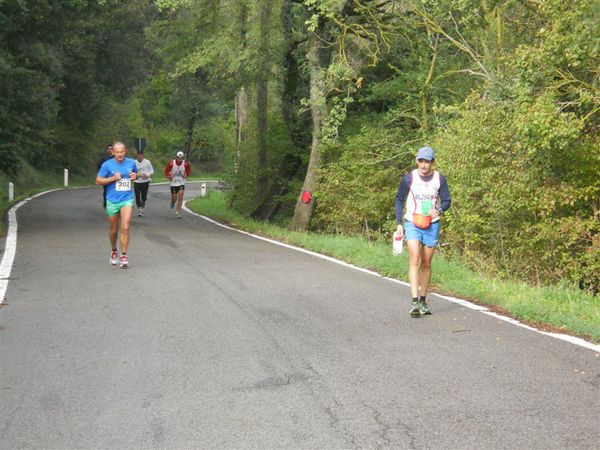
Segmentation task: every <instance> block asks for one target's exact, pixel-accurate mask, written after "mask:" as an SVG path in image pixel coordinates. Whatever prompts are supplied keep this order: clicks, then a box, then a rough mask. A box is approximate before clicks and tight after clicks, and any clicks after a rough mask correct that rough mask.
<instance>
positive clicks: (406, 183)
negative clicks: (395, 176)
mask: <svg viewBox="0 0 600 450" xmlns="http://www.w3.org/2000/svg"><path fill="white" fill-rule="evenodd" d="M410 183H411V174H410V173H407V174H406V175H404V177H402V181H401V182H400V186H398V190H397V191H396V225H401V224H402V211H403V210H404V202H406V197H407V196H408V192H409V191H410Z"/></svg>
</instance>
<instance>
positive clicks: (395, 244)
mask: <svg viewBox="0 0 600 450" xmlns="http://www.w3.org/2000/svg"><path fill="white" fill-rule="evenodd" d="M403 240H404V239H403V236H400V235H399V234H398V232H397V231H394V236H393V237H392V252H393V253H394V255H399V254H400V253H402V241H403Z"/></svg>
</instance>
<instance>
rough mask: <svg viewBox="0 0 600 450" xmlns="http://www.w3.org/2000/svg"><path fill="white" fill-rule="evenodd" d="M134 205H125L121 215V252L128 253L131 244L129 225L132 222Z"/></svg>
mask: <svg viewBox="0 0 600 450" xmlns="http://www.w3.org/2000/svg"><path fill="white" fill-rule="evenodd" d="M132 213H133V207H132V206H123V207H122V208H121V212H120V213H119V215H120V216H121V227H120V228H121V236H120V240H121V253H127V247H128V246H129V225H130V224H131V215H132Z"/></svg>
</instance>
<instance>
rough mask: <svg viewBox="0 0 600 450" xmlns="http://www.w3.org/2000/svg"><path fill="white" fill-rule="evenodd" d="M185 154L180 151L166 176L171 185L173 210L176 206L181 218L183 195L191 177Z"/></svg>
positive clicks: (167, 170)
mask: <svg viewBox="0 0 600 450" xmlns="http://www.w3.org/2000/svg"><path fill="white" fill-rule="evenodd" d="M183 157H184V154H183V152H182V151H178V152H177V153H176V155H175V159H174V160H172V161H170V162H169V163H168V164H167V167H165V176H166V177H167V178H168V179H169V181H170V185H171V205H170V206H171V209H173V207H174V206H175V205H177V208H175V215H176V216H177V218H178V219H179V218H181V214H180V212H181V204H182V203H183V194H184V191H185V180H186V178H187V177H189V176H190V173H191V171H192V170H191V168H190V164H189V163H188V162H187V161H184V160H183Z"/></svg>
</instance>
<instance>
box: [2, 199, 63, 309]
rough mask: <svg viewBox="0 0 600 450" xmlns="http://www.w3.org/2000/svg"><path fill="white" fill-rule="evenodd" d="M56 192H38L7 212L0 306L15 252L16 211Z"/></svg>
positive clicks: (3, 298)
mask: <svg viewBox="0 0 600 450" xmlns="http://www.w3.org/2000/svg"><path fill="white" fill-rule="evenodd" d="M58 190H60V189H52V190H51V191H45V192H40V193H39V194H36V195H34V196H32V197H27V198H26V199H25V200H21V201H20V202H19V203H17V204H16V205H15V206H13V207H12V208H11V209H10V210H9V211H8V231H7V233H6V242H5V243H4V254H3V255H2V261H1V262H0V305H1V304H3V303H4V300H5V295H6V290H7V289H8V281H9V280H10V273H11V271H12V266H13V262H14V261H15V253H16V251H17V228H18V224H17V210H18V209H19V208H20V207H21V206H23V205H24V204H25V203H27V202H28V201H29V200H31V199H34V198H36V197H39V196H41V195H44V194H47V193H49V192H54V191H58Z"/></svg>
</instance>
